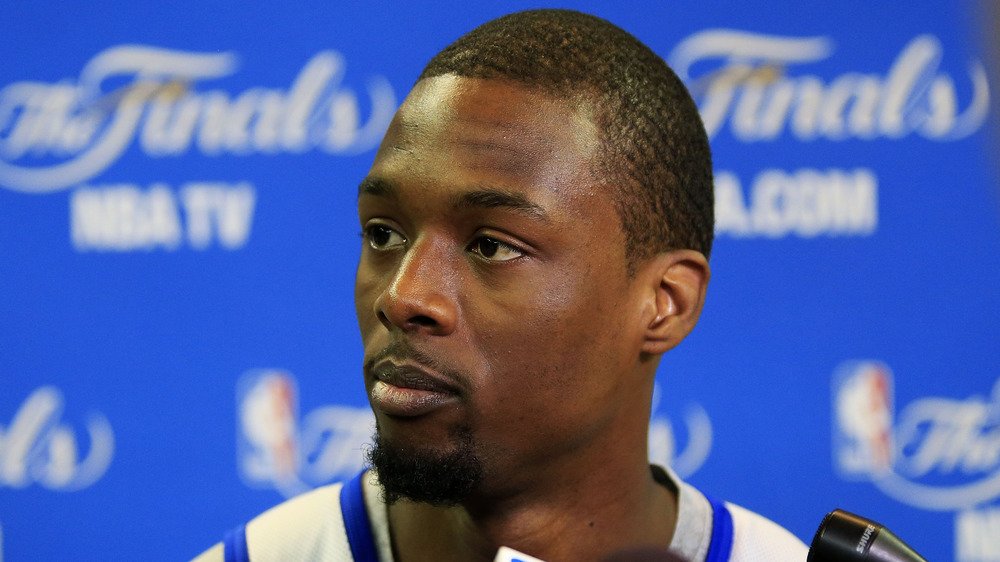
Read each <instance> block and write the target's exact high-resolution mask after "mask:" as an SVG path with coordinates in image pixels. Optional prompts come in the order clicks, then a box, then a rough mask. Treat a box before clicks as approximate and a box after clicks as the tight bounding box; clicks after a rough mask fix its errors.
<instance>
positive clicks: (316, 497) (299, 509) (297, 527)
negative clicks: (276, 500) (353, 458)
mask: <svg viewBox="0 0 1000 562" xmlns="http://www.w3.org/2000/svg"><path fill="white" fill-rule="evenodd" d="M341 487H342V484H332V485H329V486H324V487H322V488H317V489H315V490H313V491H311V492H307V493H305V494H302V495H300V496H297V497H295V498H292V499H290V500H288V501H286V502H284V503H282V504H279V505H277V506H275V507H273V508H271V509H269V510H267V511H265V512H264V513H262V514H260V515H259V516H257V517H256V518H255V519H253V520H252V521H250V522H249V523H247V526H246V529H247V551H248V552H249V554H250V559H251V560H254V561H265V560H288V559H297V560H350V554H351V549H350V546H349V545H348V543H347V531H346V530H345V529H344V519H343V516H342V515H341V511H340V489H341Z"/></svg>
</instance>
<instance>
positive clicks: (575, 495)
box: [389, 432, 677, 562]
mask: <svg viewBox="0 0 1000 562" xmlns="http://www.w3.org/2000/svg"><path fill="white" fill-rule="evenodd" d="M641 435H642V437H643V438H645V432H642V433H641ZM609 438H610V439H614V435H610V436H609ZM615 441H617V442H616V443H614V445H615V446H614V447H613V450H618V451H622V450H627V451H638V453H639V454H633V455H631V456H628V457H627V456H623V455H608V454H607V451H608V450H609V449H606V448H603V447H596V448H593V449H591V450H593V451H597V452H599V453H600V454H594V455H574V456H573V459H571V460H565V461H562V462H561V463H560V462H556V463H554V464H553V465H549V466H547V467H546V469H545V470H544V471H542V470H535V471H532V481H531V482H530V484H529V485H523V484H521V485H518V486H515V487H514V488H513V489H512V488H511V487H510V486H508V485H507V483H501V484H500V485H498V486H493V487H492V488H493V490H494V492H493V493H487V492H485V491H480V492H478V493H477V494H476V495H475V497H473V498H471V499H470V500H468V501H466V502H464V503H462V504H459V505H457V506H454V507H434V506H430V505H427V504H421V503H414V502H408V501H401V502H398V503H396V504H393V505H392V506H390V507H389V524H390V529H391V535H392V542H393V549H394V551H395V555H396V556H395V557H396V560H397V561H398V562H415V561H420V560H442V561H448V560H463V561H472V560H492V559H493V557H494V556H495V554H496V551H497V549H498V548H499V547H500V546H509V547H511V548H514V549H516V550H519V551H521V552H524V553H526V554H530V555H532V556H536V557H538V558H541V559H543V560H547V561H550V562H554V561H558V560H574V561H575V560H601V559H602V558H605V557H607V556H610V555H611V554H613V553H615V552H618V551H620V550H625V549H628V548H636V547H659V548H663V549H666V548H667V547H668V546H669V545H670V541H671V538H672V536H673V531H674V528H675V526H676V515H677V498H676V497H675V495H674V492H673V491H671V490H668V489H667V488H665V487H663V486H662V485H660V484H659V483H657V482H656V481H655V480H654V479H653V476H652V473H651V472H650V469H649V465H648V461H647V460H646V455H645V452H646V448H645V444H644V443H641V444H640V445H639V446H638V447H636V446H635V444H628V445H629V446H628V447H622V446H621V445H622V443H621V442H620V441H621V439H620V437H619V438H618V439H616V440H615ZM588 457H593V458H588ZM560 464H562V465H563V466H560ZM598 468H599V469H598Z"/></svg>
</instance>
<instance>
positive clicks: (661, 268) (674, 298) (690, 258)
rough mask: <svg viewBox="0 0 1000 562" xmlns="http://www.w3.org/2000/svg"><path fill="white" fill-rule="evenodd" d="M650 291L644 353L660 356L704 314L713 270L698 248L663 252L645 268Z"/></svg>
mask: <svg viewBox="0 0 1000 562" xmlns="http://www.w3.org/2000/svg"><path fill="white" fill-rule="evenodd" d="M642 269H643V271H642V276H643V279H644V281H646V283H647V285H646V286H647V287H649V288H650V289H651V291H649V292H647V293H646V294H647V295H648V297H647V298H648V299H649V300H648V301H647V308H646V310H647V315H646V318H644V320H645V321H646V322H647V323H646V332H645V339H644V341H643V344H642V351H643V353H647V354H652V355H659V354H662V353H665V352H667V351H669V350H671V349H673V348H674V346H676V345H677V344H678V343H680V342H681V340H683V339H684V338H685V337H686V336H687V335H688V334H689V333H691V330H692V329H694V325H695V324H697V323H698V317H699V316H701V309H702V306H703V305H704V304H705V292H706V291H707V290H708V280H709V277H711V270H710V269H709V267H708V260H707V259H705V256H704V255H702V253H701V252H697V251H695V250H674V251H671V252H666V253H663V254H660V255H658V256H656V257H655V258H653V259H652V260H650V261H649V262H648V263H647V264H646V267H644V268H642Z"/></svg>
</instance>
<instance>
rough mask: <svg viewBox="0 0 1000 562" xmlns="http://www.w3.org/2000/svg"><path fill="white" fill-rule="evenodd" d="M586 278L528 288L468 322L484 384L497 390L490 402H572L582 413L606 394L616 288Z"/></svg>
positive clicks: (613, 363) (616, 323)
mask: <svg viewBox="0 0 1000 562" xmlns="http://www.w3.org/2000/svg"><path fill="white" fill-rule="evenodd" d="M589 273H590V271H589V270H584V271H582V272H581V271H579V270H577V271H576V272H575V274H574V275H562V276H558V277H557V276H551V277H550V278H548V279H547V281H546V282H545V283H533V284H531V290H529V291H525V293H524V295H523V298H521V299H516V300H511V301H506V302H503V303H498V304H497V307H496V309H494V310H499V311H502V313H500V314H496V313H493V314H490V313H484V314H482V315H480V317H479V318H477V319H471V318H470V320H473V323H477V324H480V325H481V326H483V329H482V330H480V331H479V333H478V338H477V339H478V340H479V348H480V349H482V350H484V351H486V355H485V357H484V359H485V361H486V362H487V369H486V372H489V373H491V374H492V375H491V380H490V382H491V383H493V384H495V385H496V386H497V387H498V388H500V389H504V391H503V392H497V393H496V395H495V396H494V398H495V400H496V402H497V403H506V402H509V401H510V398H509V397H516V400H518V401H520V402H521V403H522V404H523V405H524V406H527V405H536V407H540V408H546V407H551V405H552V403H553V402H555V401H558V402H559V403H560V404H562V405H563V406H565V407H568V409H573V408H572V407H570V406H571V405H572V403H574V402H577V401H579V402H581V403H582V404H583V406H585V405H586V403H587V402H588V401H590V400H593V399H594V397H595V396H604V395H606V394H607V392H608V391H609V388H608V387H609V382H611V381H609V378H613V377H612V374H613V373H614V372H616V370H617V369H619V368H620V365H619V364H620V362H621V360H622V359H621V357H620V356H621V355H622V350H621V346H620V345H618V343H616V342H618V339H617V338H616V332H617V331H618V328H619V327H620V325H621V322H620V319H618V318H617V317H618V312H619V310H618V303H616V302H615V298H617V296H620V289H619V288H618V287H615V288H609V287H607V286H606V285H602V284H601V283H600V282H599V280H595V279H591V278H590V275H589ZM616 292H619V295H617V296H616V295H615V293H616ZM497 319H503V322H498V321H496V320H497ZM583 406H581V407H583Z"/></svg>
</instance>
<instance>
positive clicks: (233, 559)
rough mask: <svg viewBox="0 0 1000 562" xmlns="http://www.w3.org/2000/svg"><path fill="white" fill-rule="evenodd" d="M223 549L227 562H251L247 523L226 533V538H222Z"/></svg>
mask: <svg viewBox="0 0 1000 562" xmlns="http://www.w3.org/2000/svg"><path fill="white" fill-rule="evenodd" d="M222 551H223V553H224V557H225V559H226V562H250V551H249V550H247V526H246V525H240V526H239V527H236V528H235V529H233V530H232V531H229V532H228V533H226V536H225V538H223V539H222Z"/></svg>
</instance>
